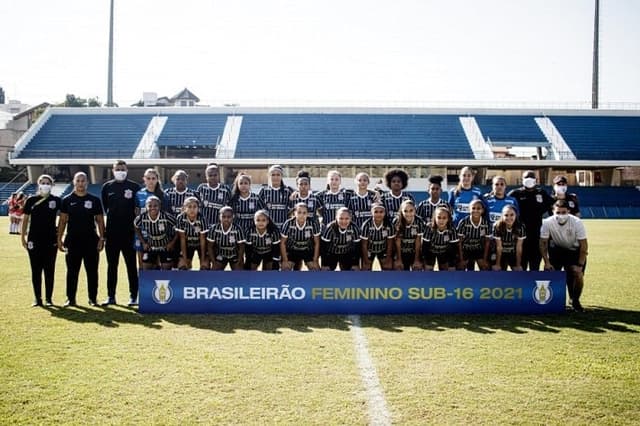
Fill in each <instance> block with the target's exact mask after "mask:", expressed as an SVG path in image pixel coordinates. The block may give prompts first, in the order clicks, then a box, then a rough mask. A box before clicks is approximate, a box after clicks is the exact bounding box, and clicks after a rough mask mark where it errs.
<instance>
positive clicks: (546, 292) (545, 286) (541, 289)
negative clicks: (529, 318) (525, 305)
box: [533, 280, 553, 305]
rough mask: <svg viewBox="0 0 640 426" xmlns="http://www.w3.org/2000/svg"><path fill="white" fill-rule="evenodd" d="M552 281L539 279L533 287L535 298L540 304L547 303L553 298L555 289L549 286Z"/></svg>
mask: <svg viewBox="0 0 640 426" xmlns="http://www.w3.org/2000/svg"><path fill="white" fill-rule="evenodd" d="M550 283H551V281H537V280H536V286H535V288H534V289H533V300H535V302H536V303H537V304H539V305H546V304H547V303H549V302H550V301H551V299H552V298H553V290H551V287H549V284H550Z"/></svg>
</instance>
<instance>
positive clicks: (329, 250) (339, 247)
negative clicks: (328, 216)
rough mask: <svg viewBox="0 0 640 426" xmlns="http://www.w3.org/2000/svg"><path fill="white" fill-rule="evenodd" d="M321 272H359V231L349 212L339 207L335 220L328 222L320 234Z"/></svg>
mask: <svg viewBox="0 0 640 426" xmlns="http://www.w3.org/2000/svg"><path fill="white" fill-rule="evenodd" d="M321 252H322V270H323V271H335V269H336V267H337V266H338V265H340V270H341V271H358V270H360V231H359V230H358V228H357V227H356V225H355V224H353V223H352V222H351V212H350V211H349V209H348V208H346V207H340V208H339V209H338V211H337V212H336V219H335V220H334V221H332V222H330V223H329V224H328V225H327V227H326V228H325V230H324V231H323V233H322V242H321Z"/></svg>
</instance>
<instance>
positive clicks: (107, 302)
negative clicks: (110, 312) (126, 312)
mask: <svg viewBox="0 0 640 426" xmlns="http://www.w3.org/2000/svg"><path fill="white" fill-rule="evenodd" d="M109 305H116V298H115V297H107V298H106V300H105V301H104V302H102V306H109Z"/></svg>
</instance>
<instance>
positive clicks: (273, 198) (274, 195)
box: [258, 164, 293, 229]
mask: <svg viewBox="0 0 640 426" xmlns="http://www.w3.org/2000/svg"><path fill="white" fill-rule="evenodd" d="M283 175H284V170H283V169H282V166H280V165H277V164H276V165H273V166H271V167H269V183H268V184H267V185H266V186H263V187H262V188H260V191H259V192H258V197H260V199H261V200H262V202H263V203H264V204H265V205H266V206H267V210H268V211H269V216H270V217H271V220H272V221H273V224H274V225H275V226H276V227H278V229H280V228H281V227H282V225H283V224H284V223H285V222H286V221H287V219H288V218H289V197H291V194H292V193H293V189H292V188H290V187H288V186H287V185H285V184H284V182H283V180H282V176H283Z"/></svg>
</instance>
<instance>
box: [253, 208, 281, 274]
mask: <svg viewBox="0 0 640 426" xmlns="http://www.w3.org/2000/svg"><path fill="white" fill-rule="evenodd" d="M246 239H247V241H246V242H245V245H246V250H245V251H246V257H247V261H246V262H245V265H248V266H249V268H250V269H251V270H252V271H256V270H257V269H258V267H259V266H260V265H261V264H262V270H263V271H271V270H273V262H274V260H275V261H276V262H277V261H278V259H279V258H280V231H279V230H278V227H277V226H276V225H275V224H274V223H273V222H272V221H271V217H270V216H269V212H267V211H266V210H258V211H257V212H256V213H255V214H254V215H253V225H251V226H250V227H249V229H248V230H247V235H246Z"/></svg>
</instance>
